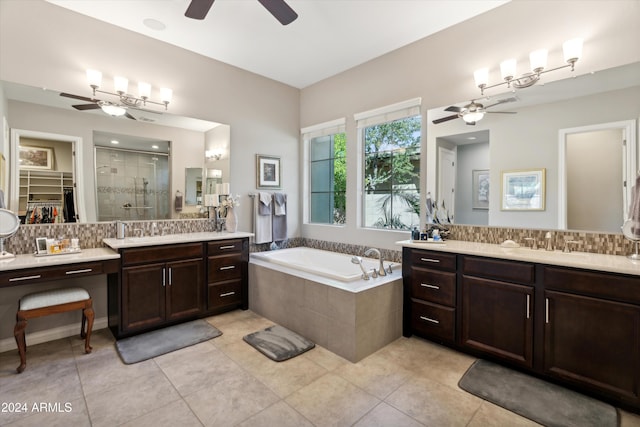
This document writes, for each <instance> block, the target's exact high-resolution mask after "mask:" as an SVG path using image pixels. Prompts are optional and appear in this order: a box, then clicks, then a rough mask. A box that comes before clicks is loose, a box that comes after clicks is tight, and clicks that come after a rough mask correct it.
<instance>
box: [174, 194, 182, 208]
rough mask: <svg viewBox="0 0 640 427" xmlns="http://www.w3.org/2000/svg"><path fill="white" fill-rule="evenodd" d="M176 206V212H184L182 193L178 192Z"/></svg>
mask: <svg viewBox="0 0 640 427" xmlns="http://www.w3.org/2000/svg"><path fill="white" fill-rule="evenodd" d="M174 208H175V210H176V212H182V193H180V192H177V193H176V199H175V201H174Z"/></svg>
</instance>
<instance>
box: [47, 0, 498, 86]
mask: <svg viewBox="0 0 640 427" xmlns="http://www.w3.org/2000/svg"><path fill="white" fill-rule="evenodd" d="M47 1H48V2H49V3H52V4H55V5H58V6H61V7H64V8H67V9H70V10H73V11H75V12H78V13H81V14H84V15H87V16H91V17H93V18H96V19H98V20H101V21H104V22H108V23H111V24H113V25H116V26H119V27H122V28H125V29H128V30H131V31H134V32H137V33H140V34H144V35H146V36H148V37H152V38H154V39H157V40H161V41H164V42H166V43H170V44H172V45H175V46H179V47H181V48H184V49H187V50H190V51H193V52H196V53H199V54H201V55H204V56H207V57H210V58H213V59H216V60H218V61H221V62H224V63H227V64H230V65H233V66H236V67H239V68H242V69H244V70H247V71H251V72H253V73H256V74H259V75H262V76H264V77H268V78H270V79H273V80H277V81H279V82H282V83H285V84H287V85H290V86H293V87H296V88H304V87H306V86H309V85H311V84H313V83H316V82H318V81H320V80H323V79H326V78H328V77H331V76H333V75H336V74H339V73H341V72H343V71H345V70H347V69H350V68H353V67H355V66H357V65H359V64H362V63H364V62H367V61H369V60H371V59H374V58H376V57H378V56H381V55H384V54H385V53H388V52H390V51H392V50H395V49H398V48H401V47H402V46H405V45H408V44H410V43H413V42H415V41H417V40H420V39H422V38H424V37H427V36H429V35H431V34H434V33H436V32H438V31H441V30H443V29H445V28H447V27H450V26H453V25H455V24H458V23H460V22H462V21H465V20H467V19H470V18H472V17H474V16H476V15H479V14H481V13H484V12H486V11H488V10H491V9H493V8H495V7H498V6H500V5H502V4H505V3H507V2H508V0H455V1H451V0H286V1H287V4H289V6H291V7H292V8H293V9H294V10H295V11H296V12H297V14H298V19H296V20H295V21H294V22H292V23H291V24H289V25H286V26H283V25H281V24H280V23H279V22H278V21H277V20H276V19H275V18H274V17H273V16H272V15H271V14H270V13H269V12H268V11H267V10H266V9H265V8H264V7H263V6H262V5H261V4H260V3H259V2H258V1H257V0H216V1H215V2H214V4H213V6H212V7H211V9H210V10H209V13H208V14H207V16H206V18H205V19H204V20H202V21H199V20H193V19H189V18H186V17H185V16H184V12H185V11H186V9H187V7H188V6H189V4H190V0H127V1H123V0H92V1H87V0H47ZM145 22H146V24H145Z"/></svg>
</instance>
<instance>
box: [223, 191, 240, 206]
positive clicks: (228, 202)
mask: <svg viewBox="0 0 640 427" xmlns="http://www.w3.org/2000/svg"><path fill="white" fill-rule="evenodd" d="M220 206H222V207H223V208H235V207H237V206H240V195H239V194H236V196H235V197H233V196H232V195H231V194H229V195H228V196H227V198H226V199H224V200H223V201H222V202H220Z"/></svg>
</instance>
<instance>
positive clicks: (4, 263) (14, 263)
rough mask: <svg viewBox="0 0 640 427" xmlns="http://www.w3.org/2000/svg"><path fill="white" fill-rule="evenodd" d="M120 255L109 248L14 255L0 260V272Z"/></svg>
mask: <svg viewBox="0 0 640 427" xmlns="http://www.w3.org/2000/svg"><path fill="white" fill-rule="evenodd" d="M119 258H120V254H119V253H117V252H114V251H113V250H111V249H109V248H93V249H82V251H80V252H72V253H66V254H61V255H48V256H35V255H34V254H22V255H16V256H15V258H7V259H3V260H0V271H11V270H20V269H25V268H37V267H52V266H56V265H65V264H77V263H82V262H90V261H106V260H110V259H119Z"/></svg>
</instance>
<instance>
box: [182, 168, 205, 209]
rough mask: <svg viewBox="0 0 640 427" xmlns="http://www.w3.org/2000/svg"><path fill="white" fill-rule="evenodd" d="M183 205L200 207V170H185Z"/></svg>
mask: <svg viewBox="0 0 640 427" xmlns="http://www.w3.org/2000/svg"><path fill="white" fill-rule="evenodd" d="M184 176H185V193H184V204H185V205H187V206H202V194H203V193H202V191H203V187H202V168H186V169H185V171H184Z"/></svg>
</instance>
